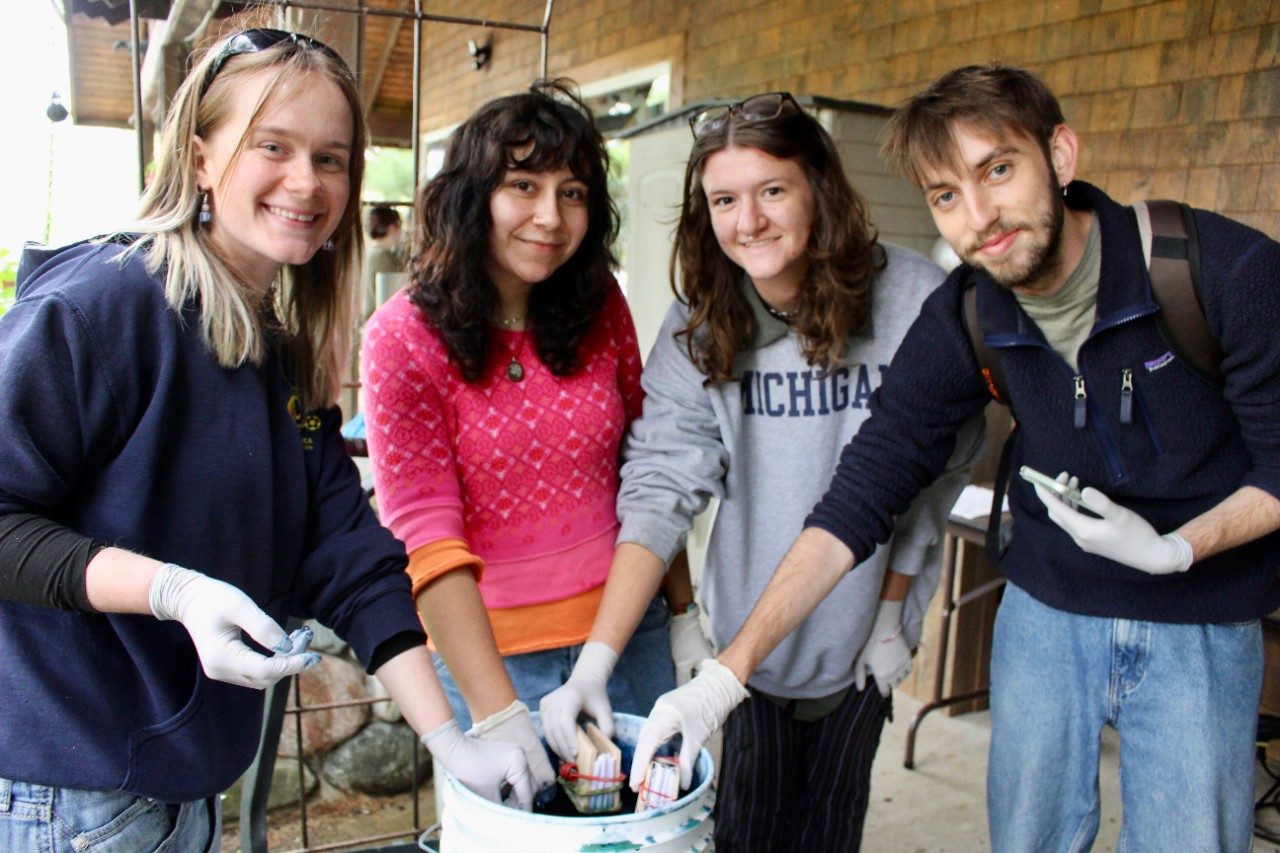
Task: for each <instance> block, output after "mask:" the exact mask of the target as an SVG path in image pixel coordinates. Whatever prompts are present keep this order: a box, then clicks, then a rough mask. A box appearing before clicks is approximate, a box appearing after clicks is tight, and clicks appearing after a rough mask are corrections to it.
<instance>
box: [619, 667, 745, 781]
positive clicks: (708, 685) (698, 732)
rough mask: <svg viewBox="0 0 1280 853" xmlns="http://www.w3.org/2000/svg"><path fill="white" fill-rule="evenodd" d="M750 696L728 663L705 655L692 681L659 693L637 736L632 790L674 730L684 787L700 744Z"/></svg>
mask: <svg viewBox="0 0 1280 853" xmlns="http://www.w3.org/2000/svg"><path fill="white" fill-rule="evenodd" d="M750 695H751V694H750V693H748V692H747V689H746V688H745V687H743V686H742V684H741V683H739V681H738V677H737V676H736V675H734V674H733V672H732V671H730V669H729V668H728V667H727V666H725V665H724V664H722V663H720V661H718V660H716V659H715V658H708V659H707V660H705V661H703V662H702V665H701V667H700V668H699V670H698V674H697V676H696V677H695V678H694V679H693V680H692V681H690V682H689V683H688V684H686V685H684V686H683V687H677V688H676V689H675V690H671V691H668V692H666V693H663V694H662V695H661V696H659V697H658V701H657V702H655V703H653V710H652V711H650V712H649V719H647V720H645V722H644V725H643V726H641V727H640V736H639V737H638V738H636V753H635V757H634V758H633V759H631V790H633V791H639V790H640V784H641V783H642V782H643V781H644V774H645V771H646V770H647V769H648V767H649V762H650V761H651V760H653V754H654V752H656V751H657V749H658V747H659V746H661V745H662V744H663V742H665V741H667V740H668V739H670V738H671V736H672V735H674V734H676V733H677V732H678V733H679V734H680V736H681V739H682V742H681V745H680V788H681V789H682V790H683V789H687V788H688V787H689V785H690V783H692V781H693V763H694V762H695V761H697V760H698V753H699V751H700V750H701V749H702V744H703V743H705V742H706V740H707V738H709V737H710V736H711V734H712V732H714V731H715V730H716V729H718V728H720V726H722V725H723V724H724V721H725V720H726V719H728V717H729V714H730V712H732V711H733V709H734V708H736V707H738V705H740V704H741V703H742V701H743V700H744V699H746V698H747V697H748V696H750Z"/></svg>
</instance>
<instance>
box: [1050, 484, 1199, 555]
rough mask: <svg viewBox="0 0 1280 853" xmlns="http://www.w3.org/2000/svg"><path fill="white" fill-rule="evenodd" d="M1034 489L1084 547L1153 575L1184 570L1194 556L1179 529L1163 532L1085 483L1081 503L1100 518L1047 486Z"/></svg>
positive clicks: (1060, 523)
mask: <svg viewBox="0 0 1280 853" xmlns="http://www.w3.org/2000/svg"><path fill="white" fill-rule="evenodd" d="M1062 476H1063V475H1059V477H1058V479H1059V480H1061V479H1062ZM1035 490H1036V496H1037V497H1039V498H1040V502H1041V503H1043V504H1044V506H1045V509H1046V510H1048V512H1049V518H1051V519H1053V522H1054V523H1055V524H1057V525H1058V526H1059V527H1061V528H1062V529H1063V530H1065V531H1067V534H1068V535H1070V536H1071V538H1072V539H1074V540H1075V543H1076V544H1077V545H1079V546H1080V548H1081V549H1082V550H1084V551H1088V552H1089V553H1090V554H1097V555H1098V556H1100V557H1106V558H1108V559H1110V560H1115V561H1116V562H1117V563H1123V564H1125V565H1126V566H1131V567H1133V568H1135V569H1138V570H1140V571H1144V572H1148V573H1149V574H1153V575H1168V574H1173V573H1174V572H1185V571H1186V570H1187V569H1189V568H1191V563H1192V561H1193V560H1194V559H1195V558H1194V555H1193V554H1192V552H1191V543H1189V542H1187V540H1186V539H1183V538H1182V537H1181V536H1179V535H1178V534H1177V533H1166V534H1164V535H1163V536H1161V535H1160V534H1159V533H1157V532H1156V530H1155V528H1154V527H1152V526H1151V525H1150V524H1148V523H1147V521H1146V519H1144V518H1143V517H1142V516H1140V515H1138V514H1137V513H1136V512H1134V511H1133V510H1130V509H1126V508H1125V507H1122V506H1120V505H1119V504H1117V503H1113V502H1112V501H1111V499H1110V498H1108V497H1107V496H1106V495H1104V494H1103V493H1102V492H1100V491H1098V490H1097V489H1095V488H1092V487H1090V486H1086V487H1085V489H1084V490H1083V491H1082V492H1081V503H1082V504H1083V505H1084V507H1085V509H1088V510H1091V511H1093V512H1095V513H1097V514H1098V515H1099V516H1101V517H1100V518H1092V517H1090V516H1088V515H1085V514H1084V513H1082V512H1078V511H1077V510H1075V509H1073V508H1072V507H1071V506H1069V505H1068V504H1067V503H1066V502H1065V501H1063V500H1061V499H1060V498H1058V496H1057V495H1055V494H1053V493H1052V492H1050V491H1049V490H1048V489H1045V488H1043V487H1041V486H1035Z"/></svg>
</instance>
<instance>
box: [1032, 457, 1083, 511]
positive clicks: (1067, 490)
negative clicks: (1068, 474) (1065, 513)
mask: <svg viewBox="0 0 1280 853" xmlns="http://www.w3.org/2000/svg"><path fill="white" fill-rule="evenodd" d="M1018 476H1020V477H1021V478H1022V479H1024V480H1026V481H1027V482H1028V483H1034V484H1036V485H1038V486H1043V487H1044V488H1046V489H1048V490H1049V491H1051V492H1053V493H1054V494H1055V495H1057V496H1058V497H1060V498H1062V499H1063V500H1064V501H1066V502H1067V503H1068V504H1070V505H1071V506H1072V507H1076V506H1079V505H1080V503H1081V502H1082V501H1083V499H1084V498H1083V496H1082V495H1081V494H1080V490H1079V489H1073V488H1071V487H1070V486H1068V485H1067V484H1066V483H1059V482H1058V481H1057V480H1055V479H1053V478H1052V477H1050V476H1049V475H1048V474H1042V473H1040V472H1039V471H1037V470H1036V469H1035V468H1031V467H1028V466H1026V465H1023V466H1022V467H1021V468H1019V469H1018Z"/></svg>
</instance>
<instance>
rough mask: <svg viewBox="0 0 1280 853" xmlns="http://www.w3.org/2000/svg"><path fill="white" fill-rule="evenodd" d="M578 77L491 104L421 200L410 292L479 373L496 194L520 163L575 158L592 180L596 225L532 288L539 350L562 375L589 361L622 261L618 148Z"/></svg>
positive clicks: (556, 165) (567, 164)
mask: <svg viewBox="0 0 1280 853" xmlns="http://www.w3.org/2000/svg"><path fill="white" fill-rule="evenodd" d="M575 89H576V87H575V86H574V84H573V83H572V82H571V81H568V80H538V81H536V82H535V83H534V84H533V85H532V86H530V87H529V91H527V92H521V93H520V94H517V95H508V96H507V97H503V98H498V99H496V100H493V101H490V102H489V103H487V104H485V105H484V106H483V107H481V108H480V109H479V110H477V111H476V112H475V114H473V115H472V116H471V118H469V119H467V120H466V121H465V122H463V123H462V125H461V126H459V127H458V129H457V130H456V131H454V134H453V136H452V137H451V138H450V141H449V149H448V152H447V153H446V155H445V161H444V167H443V168H442V169H441V170H440V173H439V174H438V175H436V176H435V177H434V178H432V179H431V180H430V181H429V182H428V183H426V184H425V185H423V187H422V189H421V190H420V191H419V192H418V197H417V199H416V201H415V203H414V211H415V217H414V218H415V220H416V223H417V224H416V227H415V234H414V241H413V251H412V254H411V256H410V261H409V272H410V275H411V284H410V286H409V299H410V300H411V301H412V302H413V304H414V305H416V306H417V307H418V308H419V310H421V311H422V313H423V315H424V316H425V318H426V319H427V321H428V322H429V323H431V324H432V325H434V326H435V328H436V329H437V330H438V331H439V333H440V335H441V337H442V338H443V339H444V343H445V346H446V347H447V348H448V350H449V357H450V358H451V359H452V360H453V362H454V363H455V364H456V365H457V366H458V369H459V371H460V372H461V373H462V375H463V377H464V378H466V379H467V381H469V382H475V381H477V380H478V379H479V378H480V377H481V376H482V375H483V373H484V370H485V366H486V364H488V361H489V349H490V340H491V334H490V320H491V318H492V316H493V313H494V310H495V308H496V307H497V305H498V292H497V289H496V288H495V287H494V285H493V282H492V281H490V279H489V276H488V275H487V274H486V273H485V269H484V262H485V259H486V257H487V256H488V253H489V235H490V232H491V231H492V228H493V220H492V218H491V217H490V214H489V197H490V195H491V194H492V193H493V191H494V190H495V189H496V188H497V187H498V186H499V185H500V184H501V182H502V179H503V176H504V175H505V174H506V172H507V171H508V170H509V169H524V170H529V171H533V172H541V171H550V170H555V169H561V168H568V169H569V171H571V172H572V173H573V175H574V177H576V178H577V179H578V180H580V181H582V182H583V183H585V184H586V185H587V232H586V235H585V236H584V238H583V240H582V244H581V245H580V246H579V247H578V250H577V251H576V252H575V253H574V254H573V256H572V257H571V258H569V260H567V261H565V263H564V264H563V265H562V266H561V267H560V268H559V269H557V270H556V271H555V272H554V273H552V275H551V276H550V277H549V278H547V279H546V280H545V281H542V282H539V283H538V284H537V285H536V286H535V287H534V288H533V291H532V293H530V295H529V308H528V313H527V315H526V316H527V320H526V323H527V326H526V328H528V329H529V332H530V335H529V336H530V339H531V340H532V341H533V345H534V347H535V349H536V350H537V353H538V357H539V358H540V359H541V360H542V362H543V363H544V364H545V365H546V366H547V368H548V369H549V370H550V371H551V372H552V373H553V374H554V375H556V376H567V375H569V374H572V373H573V372H574V371H576V370H577V369H578V368H579V366H580V364H579V358H578V355H579V353H578V350H579V347H580V345H581V343H582V340H583V338H584V337H585V336H586V333H587V331H588V330H589V329H590V328H591V325H592V323H593V322H594V321H595V318H596V316H597V315H598V314H599V313H600V310H601V308H602V307H603V305H604V298H605V286H606V283H607V282H608V281H609V279H610V276H611V274H612V270H613V268H614V267H615V266H616V259H615V258H614V255H613V251H612V248H611V247H612V245H613V242H614V240H615V239H616V238H617V236H618V210H617V208H616V207H615V206H614V204H613V201H612V200H611V199H610V198H609V191H608V184H607V181H608V173H609V154H608V152H607V151H606V150H605V145H604V138H603V137H602V136H601V135H600V131H599V130H598V129H597V128H596V125H595V122H594V120H593V119H592V118H591V113H590V110H588V109H587V107H586V106H585V105H584V104H583V103H582V100H581V99H580V98H579V97H578V95H577V94H576V92H575Z"/></svg>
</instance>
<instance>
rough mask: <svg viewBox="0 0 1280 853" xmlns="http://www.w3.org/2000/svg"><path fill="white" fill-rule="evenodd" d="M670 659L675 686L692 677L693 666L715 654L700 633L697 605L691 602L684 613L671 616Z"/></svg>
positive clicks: (703, 635)
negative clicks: (674, 670)
mask: <svg viewBox="0 0 1280 853" xmlns="http://www.w3.org/2000/svg"><path fill="white" fill-rule="evenodd" d="M670 630H671V660H672V661H674V662H675V665H676V686H680V685H682V684H688V683H689V680H690V679H692V678H693V668H694V667H695V666H697V665H698V664H699V663H701V662H702V661H704V660H706V659H707V658H713V657H715V656H716V653H715V650H713V649H712V648H711V643H709V642H708V641H707V637H706V635H705V634H703V633H702V625H701V624H700V623H699V621H698V605H696V604H691V605H689V609H688V610H686V611H685V612H684V613H680V614H677V615H675V616H672V617H671V625H670Z"/></svg>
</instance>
